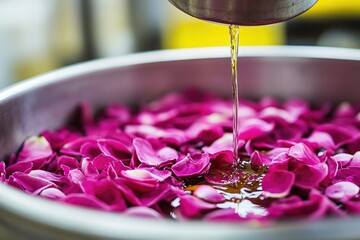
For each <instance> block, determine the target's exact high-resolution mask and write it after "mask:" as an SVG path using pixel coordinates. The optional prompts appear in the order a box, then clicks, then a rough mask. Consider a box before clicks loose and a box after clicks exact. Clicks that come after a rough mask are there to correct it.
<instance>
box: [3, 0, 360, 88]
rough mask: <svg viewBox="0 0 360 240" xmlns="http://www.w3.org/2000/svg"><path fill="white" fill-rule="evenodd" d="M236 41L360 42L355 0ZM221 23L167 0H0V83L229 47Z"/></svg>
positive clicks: (331, 3) (325, 3) (336, 0)
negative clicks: (94, 64)
mask: <svg viewBox="0 0 360 240" xmlns="http://www.w3.org/2000/svg"><path fill="white" fill-rule="evenodd" d="M240 39H241V40H240V45H318V46H336V47H347V48H360V0H319V1H318V3H317V4H316V5H315V6H314V7H313V8H312V9H310V10H309V11H308V12H307V13H306V14H304V15H302V16H300V17H298V18H296V19H293V20H290V21H288V22H286V23H281V24H274V25H270V26H261V27H242V29H241V38H240ZM228 44H229V36H228V28H227V27H226V26H224V25H217V24H210V23H207V22H203V21H200V20H197V19H194V18H192V17H189V16H187V15H186V14H184V13H182V12H180V11H179V10H177V9H176V8H175V7H173V6H172V5H171V4H170V3H169V2H168V1H166V0H51V1H49V0H0V88H3V87H5V86H7V85H10V84H12V83H15V82H18V81H21V80H23V79H26V78H29V77H32V76H35V75H38V74H41V73H44V72H47V71H50V70H53V69H56V68H59V67H62V66H66V65H69V64H73V63H76V62H82V61H86V60H91V59H95V58H102V57H110V56H120V55H123V54H129V53H132V52H139V51H150V50H158V49H172V48H191V47H206V46H228Z"/></svg>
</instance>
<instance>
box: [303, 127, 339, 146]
mask: <svg viewBox="0 0 360 240" xmlns="http://www.w3.org/2000/svg"><path fill="white" fill-rule="evenodd" d="M307 140H308V141H309V142H311V143H315V144H317V147H323V148H325V149H332V150H334V149H335V143H334V140H333V138H332V137H331V135H330V134H328V133H326V132H320V131H314V132H313V133H312V134H311V135H310V137H309V138H308V139H307Z"/></svg>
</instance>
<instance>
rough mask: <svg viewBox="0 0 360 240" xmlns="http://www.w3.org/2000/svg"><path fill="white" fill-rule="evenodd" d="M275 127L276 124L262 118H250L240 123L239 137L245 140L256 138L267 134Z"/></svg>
mask: <svg viewBox="0 0 360 240" xmlns="http://www.w3.org/2000/svg"><path fill="white" fill-rule="evenodd" d="M273 129H274V125H273V124H271V123H268V122H266V121H263V120H261V119H256V118H252V119H248V120H245V121H244V122H242V123H241V124H240V127H239V138H240V139H243V140H249V139H255V138H258V137H260V136H263V135H266V134H267V133H269V132H270V131H271V130H273Z"/></svg>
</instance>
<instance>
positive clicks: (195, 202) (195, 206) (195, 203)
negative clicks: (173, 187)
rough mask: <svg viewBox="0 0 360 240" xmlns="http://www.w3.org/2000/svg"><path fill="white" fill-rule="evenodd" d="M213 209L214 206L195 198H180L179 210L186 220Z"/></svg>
mask: <svg viewBox="0 0 360 240" xmlns="http://www.w3.org/2000/svg"><path fill="white" fill-rule="evenodd" d="M215 208H216V205H215V204H211V203H207V202H205V201H203V200H201V199H199V198H197V197H194V196H191V195H183V196H180V206H179V210H180V212H181V214H182V215H183V216H184V217H186V218H193V217H196V216H198V215H199V214H200V213H201V212H203V211H206V210H211V209H215Z"/></svg>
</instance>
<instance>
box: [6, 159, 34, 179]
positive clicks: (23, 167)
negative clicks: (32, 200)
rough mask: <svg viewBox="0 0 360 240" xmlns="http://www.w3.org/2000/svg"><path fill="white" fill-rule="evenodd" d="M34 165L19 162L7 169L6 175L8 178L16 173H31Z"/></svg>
mask: <svg viewBox="0 0 360 240" xmlns="http://www.w3.org/2000/svg"><path fill="white" fill-rule="evenodd" d="M33 165H34V164H33V163H32V162H17V163H15V164H13V165H10V166H9V167H8V168H6V174H7V176H10V175H11V174H13V173H15V172H22V173H29V172H30V171H31V170H32V168H33Z"/></svg>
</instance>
